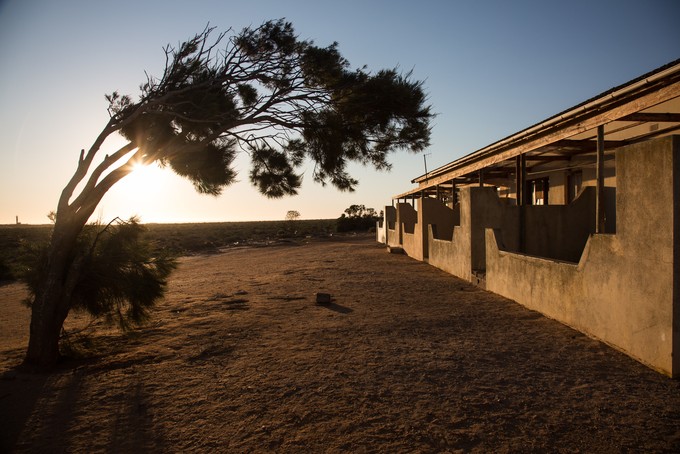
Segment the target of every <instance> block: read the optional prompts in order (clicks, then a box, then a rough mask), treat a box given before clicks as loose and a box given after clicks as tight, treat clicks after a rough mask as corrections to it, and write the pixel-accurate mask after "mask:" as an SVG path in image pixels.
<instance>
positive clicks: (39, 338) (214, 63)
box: [26, 20, 433, 366]
mask: <svg viewBox="0 0 680 454" xmlns="http://www.w3.org/2000/svg"><path fill="white" fill-rule="evenodd" d="M106 99H107V101H108V103H109V105H108V113H109V116H110V118H109V120H108V122H107V124H106V125H105V126H104V128H103V129H102V131H101V132H100V134H99V135H98V136H97V138H96V139H95V141H94V142H93V143H92V145H91V146H90V148H89V149H87V151H86V150H85V149H83V150H81V152H80V157H79V159H78V165H77V168H76V171H75V172H74V174H73V176H72V177H71V179H70V180H69V181H68V183H67V184H66V186H65V187H64V189H63V191H62V193H61V196H60V197H59V201H58V204H57V211H56V216H55V218H54V229H53V233H52V238H51V240H50V246H49V249H48V251H47V253H46V258H45V260H44V266H45V269H43V270H41V271H40V272H39V274H38V275H37V276H39V278H38V281H36V283H35V294H34V296H35V297H34V301H33V305H32V316H31V336H30V340H29V347H28V352H27V355H26V363H34V364H40V365H42V366H49V365H52V364H54V362H55V358H56V357H57V356H58V348H57V343H58V340H57V338H58V333H59V331H60V329H61V326H62V324H63V321H64V319H65V318H66V315H67V314H68V312H69V310H70V309H71V308H72V307H74V304H77V301H75V300H74V299H73V298H72V296H73V295H74V291H76V284H77V283H79V282H82V277H83V274H82V273H83V269H82V267H80V266H78V264H79V263H81V261H82V258H81V257H79V254H78V242H79V236H80V235H81V234H82V232H83V228H84V226H85V224H86V223H87V221H88V220H89V219H90V217H91V216H92V214H93V213H94V211H95V209H96V208H97V206H98V205H99V202H100V201H101V200H102V198H103V197H104V195H105V194H106V193H107V192H108V190H109V189H111V188H112V187H113V185H115V184H116V183H117V182H119V181H120V180H121V179H122V178H124V177H125V176H126V175H128V174H129V173H130V172H132V170H133V169H134V167H135V166H136V165H140V164H141V165H144V164H150V163H152V162H158V163H159V164H160V165H161V166H165V167H169V168H170V169H172V170H173V171H174V172H176V173H177V174H179V175H181V176H183V177H185V178H187V179H189V180H190V181H192V183H193V184H194V187H195V188H196V190H197V191H199V192H201V193H205V194H212V195H218V194H220V193H221V191H222V190H223V188H225V187H226V186H228V185H229V184H231V183H233V182H234V181H235V179H236V170H235V169H234V167H233V162H234V159H235V157H236V155H237V153H239V152H245V153H247V154H248V155H249V157H250V161H251V168H250V172H249V178H250V181H251V182H252V183H253V184H254V185H255V186H256V187H257V188H258V190H259V191H260V192H261V193H262V194H264V195H265V196H267V197H282V196H284V195H293V194H295V193H296V192H297V190H298V189H299V188H300V186H301V184H302V169H303V167H304V166H305V165H306V163H307V162H311V163H313V165H314V169H313V171H312V177H313V179H314V180H315V181H316V182H318V183H321V184H328V183H330V184H331V185H333V186H335V187H337V188H338V189H340V190H346V191H352V190H353V189H354V187H355V186H356V184H357V181H356V180H355V179H354V178H352V177H351V176H350V175H349V173H348V171H347V164H348V163H349V162H351V161H354V162H359V163H362V164H366V165H372V166H374V167H375V168H376V169H389V167H390V165H389V163H388V161H387V155H388V153H389V152H391V151H395V150H410V151H414V152H417V151H421V150H423V149H424V148H425V147H426V146H427V145H428V143H429V137H430V126H429V122H430V120H431V118H432V116H433V115H432V113H431V111H430V107H429V106H428V105H427V97H426V95H425V93H424V91H423V85H422V82H419V81H414V80H412V79H411V73H407V74H401V73H400V72H399V71H397V70H396V69H383V70H379V71H377V72H374V73H372V72H369V71H367V70H366V68H359V69H351V68H350V65H349V62H348V61H347V60H346V59H345V58H344V57H343V56H342V55H341V54H340V52H339V51H338V45H337V43H332V44H331V45H329V46H327V47H319V46H316V45H315V44H314V42H312V41H307V40H301V39H299V37H298V36H297V35H296V34H295V31H294V30H293V26H292V25H291V24H290V23H289V22H286V21H284V20H273V21H268V22H265V23H264V24H262V25H261V26H259V27H256V28H245V29H243V30H242V31H241V32H238V33H231V32H230V31H228V32H224V33H216V32H215V29H214V28H211V27H206V28H205V29H204V30H203V31H202V32H201V33H198V34H197V35H195V36H194V37H193V38H191V39H189V40H188V41H186V42H183V43H181V44H179V45H178V46H177V47H172V46H167V47H166V48H165V68H164V71H163V73H162V74H161V75H160V76H157V77H156V76H151V75H147V77H146V81H144V82H143V83H142V84H141V86H140V93H139V96H138V97H136V98H134V99H133V97H132V96H130V95H122V94H120V93H118V92H115V91H114V92H113V93H111V94H109V95H107V96H106ZM115 134H119V135H121V136H122V137H124V138H125V139H126V141H127V142H126V143H125V145H123V146H122V147H121V148H119V149H118V150H116V151H114V152H112V153H111V154H107V155H104V156H101V155H102V153H101V152H100V149H101V147H102V145H103V144H104V142H105V141H106V140H107V139H108V138H109V137H111V136H112V135H115ZM161 271H163V272H164V271H165V268H163V269H162V270H161ZM158 277H159V282H160V281H162V280H163V279H164V278H165V275H164V274H163V273H160V274H159V276H158ZM93 291H95V290H93ZM116 291H118V290H116ZM120 294H121V295H123V293H122V292H121V293H120Z"/></svg>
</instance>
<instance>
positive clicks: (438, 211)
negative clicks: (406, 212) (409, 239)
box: [418, 197, 460, 258]
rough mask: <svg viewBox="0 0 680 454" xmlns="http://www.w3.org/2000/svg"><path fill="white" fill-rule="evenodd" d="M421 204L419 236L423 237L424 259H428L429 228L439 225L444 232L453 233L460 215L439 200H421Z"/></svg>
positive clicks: (427, 198) (419, 210) (428, 198)
mask: <svg viewBox="0 0 680 454" xmlns="http://www.w3.org/2000/svg"><path fill="white" fill-rule="evenodd" d="M419 204H420V206H419V209H418V227H419V229H418V234H419V235H421V236H422V240H421V244H422V247H423V252H422V254H423V257H425V258H427V257H428V255H429V248H428V243H429V238H428V230H427V226H429V225H437V226H438V227H439V228H441V229H443V230H444V231H449V232H451V231H452V230H453V226H454V225H455V224H456V223H458V222H460V214H459V211H458V210H455V209H454V210H452V209H450V208H449V207H447V206H446V205H445V204H443V203H442V202H440V201H439V200H437V199H434V198H430V197H426V198H424V199H420V201H419ZM456 214H458V216H456Z"/></svg>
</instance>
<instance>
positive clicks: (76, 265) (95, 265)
mask: <svg viewBox="0 0 680 454" xmlns="http://www.w3.org/2000/svg"><path fill="white" fill-rule="evenodd" d="M144 231H145V228H144V226H142V225H141V224H139V222H138V220H137V219H136V218H132V219H130V220H128V221H126V222H122V221H120V220H116V222H113V223H110V224H109V225H107V226H101V225H99V224H93V225H89V226H88V227H87V228H85V229H84V230H83V231H82V233H81V234H80V235H79V237H78V242H77V246H76V247H75V248H73V250H72V251H71V253H72V254H71V258H70V268H71V276H72V277H74V279H75V282H73V285H72V290H71V294H70V301H71V309H72V310H75V311H79V312H85V313H88V314H90V315H91V316H93V317H96V318H100V317H101V318H105V319H106V320H107V321H108V322H109V323H111V324H116V325H118V326H119V327H120V328H121V329H124V330H127V329H130V328H132V327H133V326H135V325H139V324H141V323H143V322H144V321H146V320H147V319H148V317H149V312H150V310H151V309H152V308H153V306H154V304H155V303H156V302H157V301H158V300H159V299H160V298H161V297H162V296H163V295H164V293H165V289H166V286H167V278H168V277H169V276H170V273H171V271H172V270H173V269H174V268H175V266H176V261H175V259H174V258H173V257H172V256H170V255H168V254H167V253H164V252H163V251H157V250H154V249H153V248H152V245H151V244H150V243H149V242H148V241H145V240H144V239H143V237H142V234H143V233H144ZM47 251H48V250H47V247H46V245H36V246H35V247H34V248H33V250H32V251H31V252H32V254H31V255H32V256H33V257H32V258H30V259H29V260H28V261H27V264H28V266H27V267H26V268H25V272H24V274H23V277H22V279H23V281H24V282H25V283H26V284H27V287H28V289H29V297H28V298H27V299H26V304H27V305H28V306H29V307H30V306H32V305H33V302H34V301H35V297H36V295H37V294H38V292H39V290H40V286H41V283H42V282H43V280H44V278H45V272H46V267H47Z"/></svg>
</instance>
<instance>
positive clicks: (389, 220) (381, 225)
mask: <svg viewBox="0 0 680 454" xmlns="http://www.w3.org/2000/svg"><path fill="white" fill-rule="evenodd" d="M396 222H397V209H396V208H394V207H393V206H391V205H390V206H386V207H385V210H384V211H383V218H382V219H381V220H380V221H378V222H376V225H375V239H376V241H377V242H378V243H382V244H389V243H388V236H389V231H390V230H392V231H394V229H395V224H396Z"/></svg>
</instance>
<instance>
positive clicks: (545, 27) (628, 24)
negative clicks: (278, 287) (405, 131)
mask: <svg viewBox="0 0 680 454" xmlns="http://www.w3.org/2000/svg"><path fill="white" fill-rule="evenodd" d="M397 4H398V7H395V3H394V2H393V1H390V2H388V1H375V2H354V1H349V2H323V6H319V5H314V6H312V4H308V3H307V2H292V3H291V2H275V1H272V0H258V2H256V5H257V6H253V5H251V4H250V3H245V2H241V3H239V2H226V3H225V2H212V1H210V2H208V1H206V2H188V3H181V2H180V3H173V5H172V7H167V5H166V4H165V3H161V2H158V1H148V2H132V1H128V0H121V1H120V2H118V3H117V4H116V5H117V8H118V9H119V10H120V11H121V12H124V11H128V12H129V11H135V14H133V15H130V16H129V17H127V16H126V20H127V21H128V22H126V27H125V29H126V31H125V32H122V31H121V28H120V17H122V16H119V15H116V14H111V13H110V11H109V10H108V9H107V8H106V7H105V6H101V5H99V3H97V2H87V1H84V0H74V1H70V2H50V1H46V0H35V1H32V2H25V1H19V0H9V1H5V2H0V61H2V62H3V70H2V71H0V99H2V103H0V224H7V223H14V222H15V218H16V217H17V216H18V218H19V220H20V221H21V222H24V223H44V222H46V221H45V213H47V212H49V211H50V210H52V209H54V207H55V205H56V201H57V199H58V197H59V194H60V193H61V191H62V189H63V187H64V185H65V184H66V183H67V182H68V181H69V179H70V178H71V176H72V175H73V172H74V171H75V169H76V166H77V162H78V156H79V153H80V150H81V149H89V147H91V146H92V144H93V142H94V141H95V139H96V137H97V135H98V134H99V133H100V132H101V131H102V128H104V127H105V126H106V124H107V122H108V121H109V120H110V116H109V113H108V112H107V103H106V100H105V99H104V95H105V94H110V93H112V92H113V91H114V90H117V91H118V92H119V93H121V94H128V95H130V96H131V97H132V99H137V97H138V95H139V85H140V83H144V82H145V81H146V76H147V75H149V76H153V77H159V76H162V74H163V67H164V63H165V58H164V55H163V51H162V48H163V46H164V45H166V44H168V43H170V44H171V45H176V44H177V43H178V42H181V41H183V40H185V39H187V38H189V37H191V36H193V35H194V34H196V33H197V32H199V31H201V30H203V29H204V27H205V26H206V24H208V23H209V24H210V25H211V26H215V27H217V29H218V30H219V31H221V30H227V29H229V28H230V27H231V28H233V29H234V30H240V29H242V28H243V27H246V26H253V25H257V24H260V23H262V22H264V21H266V20H270V19H276V18H281V17H285V18H286V20H289V21H291V22H292V24H293V25H294V27H295V31H296V32H297V34H298V35H299V36H300V38H301V39H311V40H314V42H315V44H317V45H319V46H325V45H330V44H331V43H333V42H336V41H337V42H338V50H339V51H340V53H341V54H342V55H343V56H344V57H346V58H347V60H348V61H349V62H350V66H352V67H361V66H363V65H366V67H367V70H368V71H378V70H380V69H383V68H394V67H397V68H400V69H401V70H404V71H410V70H412V71H413V79H414V80H423V81H425V82H424V88H425V91H426V92H427V94H428V98H429V100H430V102H431V104H432V110H433V111H434V112H436V113H437V118H436V119H435V121H434V122H433V124H432V135H431V145H430V147H429V148H428V149H427V150H425V153H427V166H428V168H430V169H434V168H436V167H438V166H441V165H443V164H445V163H447V162H450V161H452V160H454V159H456V158H458V157H461V156H463V155H465V154H468V153H471V152H473V151H475V150H477V149H479V148H481V147H483V146H485V145H487V144H489V143H493V142H494V141H496V140H499V139H501V138H503V137H505V136H507V135H508V134H510V133H512V132H514V131H518V130H521V129H523V128H526V127H529V126H531V125H532V124H534V123H535V122H536V121H538V120H539V119H541V118H546V117H548V116H550V115H553V114H555V113H556V112H559V111H561V110H563V109H565V108H567V107H569V106H573V105H574V104H575V103H576V102H579V101H581V100H583V99H588V98H589V97H591V96H594V95H595V94H597V93H601V92H602V91H604V90H606V89H608V88H610V87H613V86H616V85H618V84H621V83H623V82H626V81H628V80H630V79H631V78H633V77H637V76H639V75H640V74H644V73H645V72H647V71H650V70H652V69H654V68H658V67H659V66H661V65H663V64H665V63H668V62H670V61H672V60H674V59H676V58H678V52H677V50H678V49H677V43H678V42H680V29H679V28H678V27H677V24H676V23H675V20H674V19H675V18H676V17H677V5H676V2H670V1H662V0H650V2H626V3H621V2H616V1H613V0H603V1H601V2H594V3H593V2H590V1H585V0H575V1H574V2H554V3H552V4H551V5H550V7H548V6H547V5H544V4H543V3H541V2H524V1H520V2H501V1H495V2H481V3H479V2H469V3H467V2H426V3H425V4H420V3H414V2H397ZM584 11H587V12H588V14H584V13H583V12H584ZM556 17H559V18H560V21H555V20H554V18H556ZM575 23H578V24H579V33H574V28H573V27H574V26H573V24H575ZM349 24H351V26H348V25H349ZM406 30H408V31H410V32H408V33H406V32H405V31H406ZM612 36H616V37H617V39H616V40H612V39H611V37H612ZM47 43H49V48H50V49H58V50H59V52H51V51H50V52H46V51H45V49H46V44H47ZM367 43H370V45H367ZM36 56H37V57H36ZM499 68H502V70H499ZM46 70H47V71H48V73H49V77H48V78H45V74H46ZM106 146H110V147H111V148H110V149H107V150H104V149H103V148H102V151H103V153H109V152H110V151H109V150H116V149H117V148H116V146H115V144H113V145H109V144H106ZM388 161H389V162H390V163H391V164H392V171H391V172H389V173H386V172H376V171H375V170H374V169H372V168H363V167H361V166H360V165H354V164H353V165H352V166H351V168H350V171H351V175H352V176H353V177H355V178H356V179H358V180H359V183H360V184H359V186H358V188H357V190H356V192H354V193H347V192H339V191H337V190H334V189H332V188H330V187H322V186H320V185H318V184H316V183H314V181H313V178H312V172H313V170H312V169H311V168H306V169H304V182H303V186H302V188H301V190H300V191H299V195H297V196H295V197H288V198H284V199H279V200H271V199H266V198H264V197H262V195H260V194H259V193H258V191H257V190H256V189H254V188H253V187H252V185H251V184H250V182H249V178H248V174H249V170H250V163H249V160H248V158H247V156H246V158H245V159H244V160H243V162H241V161H239V162H237V163H236V166H235V167H236V170H237V171H238V177H237V180H238V181H237V182H236V183H235V184H234V185H232V186H230V187H228V188H226V189H225V190H224V192H223V194H222V195H221V196H219V197H210V196H207V197H206V196H202V195H197V194H196V192H195V191H194V188H193V187H192V184H191V183H190V182H188V181H187V180H183V179H181V178H179V177H177V176H176V175H174V174H173V172H172V171H171V170H169V169H159V168H158V166H156V165H151V166H146V167H143V168H140V169H135V171H134V172H132V173H131V174H130V175H128V176H127V177H126V178H124V179H123V180H122V181H120V182H119V183H118V184H117V185H116V186H115V187H114V188H113V189H112V193H111V194H107V195H106V197H105V199H104V200H103V204H102V206H101V207H99V210H100V211H101V212H102V213H103V216H104V217H105V218H107V219H111V218H113V217H115V216H123V215H124V214H125V213H123V212H127V211H133V212H134V213H135V214H139V215H140V216H141V217H142V218H143V219H144V220H148V221H151V220H153V221H154V222H168V221H173V220H174V221H176V220H182V221H186V222H202V221H236V220H238V221H241V220H276V219H283V217H284V216H285V214H286V212H287V211H288V210H296V211H299V212H300V213H301V217H302V219H315V218H333V217H338V216H339V215H340V214H341V213H342V212H343V210H344V209H345V208H347V207H348V206H350V205H352V204H363V205H366V206H368V207H372V208H375V209H376V210H378V211H380V210H381V209H382V208H384V206H385V205H389V204H390V203H391V197H392V196H393V195H395V194H397V193H399V192H400V191H402V190H403V188H404V185H405V184H408V182H409V181H411V180H412V179H413V178H416V177H418V176H420V175H422V174H423V173H424V168H423V156H422V155H420V154H412V153H406V152H397V153H394V154H391V155H390V156H389V157H388Z"/></svg>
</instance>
